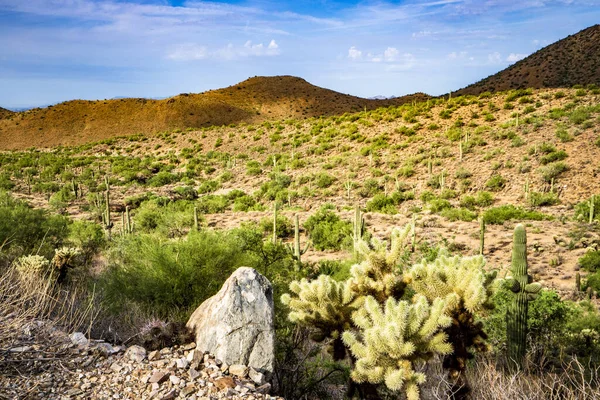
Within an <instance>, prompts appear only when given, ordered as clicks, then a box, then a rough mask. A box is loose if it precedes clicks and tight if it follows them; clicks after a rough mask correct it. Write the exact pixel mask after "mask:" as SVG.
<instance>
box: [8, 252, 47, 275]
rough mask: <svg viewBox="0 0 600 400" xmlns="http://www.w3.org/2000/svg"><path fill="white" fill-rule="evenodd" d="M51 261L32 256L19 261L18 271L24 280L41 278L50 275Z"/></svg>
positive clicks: (17, 264)
mask: <svg viewBox="0 0 600 400" xmlns="http://www.w3.org/2000/svg"><path fill="white" fill-rule="evenodd" d="M49 267H50V261H48V260H47V259H46V258H45V257H43V256H38V255H30V256H24V257H21V258H19V259H18V260H17V262H16V270H17V272H18V274H19V276H20V277H21V278H22V279H29V278H31V277H41V276H44V275H46V274H47V273H48V271H49Z"/></svg>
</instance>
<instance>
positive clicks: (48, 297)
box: [0, 267, 100, 348]
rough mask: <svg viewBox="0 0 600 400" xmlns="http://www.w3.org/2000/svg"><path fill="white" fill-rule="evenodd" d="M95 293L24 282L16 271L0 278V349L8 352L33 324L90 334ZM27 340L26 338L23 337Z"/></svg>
mask: <svg viewBox="0 0 600 400" xmlns="http://www.w3.org/2000/svg"><path fill="white" fill-rule="evenodd" d="M99 311H100V309H99V308H98V305H97V301H96V299H95V296H94V292H93V291H92V293H91V294H90V293H89V292H88V291H87V289H86V288H84V287H81V286H78V285H74V286H72V287H69V288H66V287H61V286H59V285H56V284H54V283H53V282H52V281H51V280H49V279H43V278H41V277H29V278H28V279H23V278H21V277H20V276H19V274H18V273H17V271H16V270H15V268H13V267H10V268H8V269H7V270H5V271H4V272H3V273H1V274H0V346H1V347H3V348H10V347H11V346H15V345H17V344H18V343H19V341H21V340H23V333H24V331H26V330H27V327H28V326H31V325H35V322H36V321H44V323H45V324H48V323H50V324H51V325H52V326H53V327H60V328H61V329H63V330H64V331H66V332H73V331H83V332H87V333H88V335H89V332H90V330H91V328H92V326H93V324H94V321H95V319H96V317H97V316H98V313H99ZM25 336H27V335H25Z"/></svg>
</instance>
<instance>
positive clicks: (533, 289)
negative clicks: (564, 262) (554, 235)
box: [506, 224, 542, 368]
mask: <svg viewBox="0 0 600 400" xmlns="http://www.w3.org/2000/svg"><path fill="white" fill-rule="evenodd" d="M511 275H512V276H511V277H509V278H507V279H506V284H507V287H508V288H510V290H511V291H512V292H513V293H514V298H513V300H512V303H511V304H509V307H508V310H507V313H506V337H507V339H508V358H509V360H510V361H511V362H512V363H513V366H516V367H517V368H520V367H522V365H523V358H524V357H525V351H526V349H525V345H526V339H527V311H528V308H529V301H531V300H535V298H536V297H537V294H538V293H539V291H540V289H541V288H542V285H541V284H539V283H537V282H536V283H531V281H532V278H531V276H529V275H528V274H527V233H526V232H525V227H524V226H523V225H522V224H519V225H517V226H516V227H515V232H514V238H513V249H512V266H511Z"/></svg>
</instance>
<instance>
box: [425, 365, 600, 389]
mask: <svg viewBox="0 0 600 400" xmlns="http://www.w3.org/2000/svg"><path fill="white" fill-rule="evenodd" d="M427 374H428V378H427V382H426V384H425V385H424V387H423V391H422V398H423V399H435V400H446V399H450V398H452V396H451V391H450V390H451V387H452V384H451V382H450V381H449V380H448V379H447V376H446V372H445V371H444V370H443V369H442V368H441V363H435V364H432V365H430V366H429V367H428V371H427ZM467 379H468V382H469V383H470V385H471V388H472V392H471V396H472V398H473V399H485V400H542V399H544V400H559V399H560V400H592V399H598V398H600V366H598V365H584V364H582V363H581V362H580V361H579V360H578V359H576V358H574V359H571V360H570V361H566V362H564V363H563V364H562V366H561V368H560V371H558V372H549V371H547V370H544V369H543V368H542V367H540V366H539V365H534V364H530V365H529V366H528V367H527V368H526V369H525V370H524V371H519V372H510V371H508V370H507V369H506V368H505V367H504V365H503V364H501V361H500V360H499V359H498V358H493V357H491V356H489V355H488V356H484V357H481V358H478V359H477V360H476V361H475V362H474V363H473V365H471V366H470V367H469V369H468V370H467Z"/></svg>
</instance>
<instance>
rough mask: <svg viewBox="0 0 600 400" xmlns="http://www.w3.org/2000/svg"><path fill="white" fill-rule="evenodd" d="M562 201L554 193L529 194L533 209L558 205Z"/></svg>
mask: <svg viewBox="0 0 600 400" xmlns="http://www.w3.org/2000/svg"><path fill="white" fill-rule="evenodd" d="M559 202H560V200H559V199H558V195H557V194H556V193H554V192H548V193H539V192H531V193H529V204H530V205H531V206H532V207H543V206H553V205H555V204H558V203H559Z"/></svg>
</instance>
